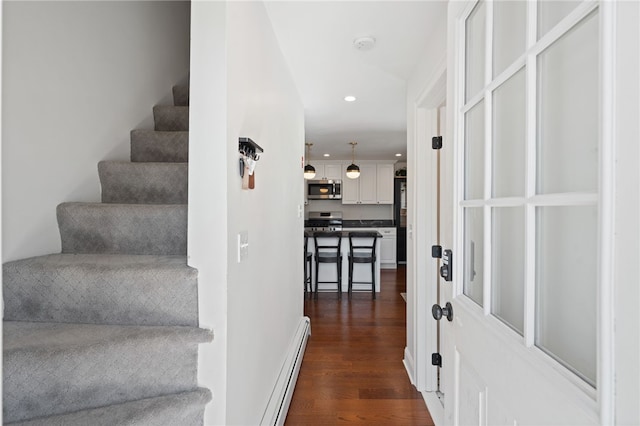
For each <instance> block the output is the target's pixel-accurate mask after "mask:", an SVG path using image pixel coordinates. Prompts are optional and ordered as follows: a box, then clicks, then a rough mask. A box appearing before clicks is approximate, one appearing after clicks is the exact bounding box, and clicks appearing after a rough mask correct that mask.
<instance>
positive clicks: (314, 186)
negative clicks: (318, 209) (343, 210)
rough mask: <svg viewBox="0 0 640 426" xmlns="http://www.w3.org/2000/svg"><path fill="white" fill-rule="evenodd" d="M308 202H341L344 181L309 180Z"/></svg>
mask: <svg viewBox="0 0 640 426" xmlns="http://www.w3.org/2000/svg"><path fill="white" fill-rule="evenodd" d="M307 182H308V184H307V199H308V200H341V199H342V181H341V180H340V179H336V180H331V179H329V180H327V179H323V180H309V181H307Z"/></svg>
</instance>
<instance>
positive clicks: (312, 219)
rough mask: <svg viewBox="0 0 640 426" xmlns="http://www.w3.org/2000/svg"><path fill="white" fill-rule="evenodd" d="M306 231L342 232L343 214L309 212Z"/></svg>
mask: <svg viewBox="0 0 640 426" xmlns="http://www.w3.org/2000/svg"><path fill="white" fill-rule="evenodd" d="M304 230H305V231H342V212H309V218H308V219H307V220H305V221H304Z"/></svg>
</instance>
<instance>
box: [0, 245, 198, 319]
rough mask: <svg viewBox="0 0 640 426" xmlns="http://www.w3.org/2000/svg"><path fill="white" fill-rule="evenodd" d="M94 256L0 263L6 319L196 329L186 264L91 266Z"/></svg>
mask: <svg viewBox="0 0 640 426" xmlns="http://www.w3.org/2000/svg"><path fill="white" fill-rule="evenodd" d="M69 256H70V257H69ZM94 256H96V255H51V256H43V257H36V258H30V259H24V260H17V261H14V262H8V263H6V264H4V266H3V297H4V302H5V310H4V318H5V320H8V321H40V322H61V323H83V324H122V325H180V326H197V325H198V309H197V306H198V284H197V270H195V269H193V268H190V267H188V266H186V259H184V258H168V260H167V259H163V258H156V257H152V256H149V258H151V260H149V261H148V262H145V263H142V262H138V263H132V262H127V260H128V259H124V260H123V259H121V258H120V256H108V257H109V258H113V257H115V259H113V261H112V262H105V261H98V259H96V260H95V261H92V258H93V257H94ZM154 260H155V264H154ZM181 263H182V265H181Z"/></svg>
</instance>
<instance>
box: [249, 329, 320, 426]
mask: <svg viewBox="0 0 640 426" xmlns="http://www.w3.org/2000/svg"><path fill="white" fill-rule="evenodd" d="M310 334H311V320H310V319H309V317H302V319H301V320H300V323H299V324H298V329H297V330H296V333H295V336H294V338H293V340H292V342H291V345H290V346H289V350H288V351H287V358H286V359H285V361H284V364H283V365H282V369H281V370H280V374H279V375H278V379H277V380H276V385H275V386H274V388H273V392H272V393H271V398H269V403H268V404H267V409H266V410H265V412H264V415H263V416H262V421H261V422H260V425H264V426H281V425H284V421H285V420H286V418H287V412H288V411H289V404H291V398H292V397H293V390H294V389H295V386H296V381H297V380H298V373H299V372H300V366H301V365H302V357H303V356H304V351H305V348H306V347H307V340H308V339H309V335H310Z"/></svg>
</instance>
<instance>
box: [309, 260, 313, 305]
mask: <svg viewBox="0 0 640 426" xmlns="http://www.w3.org/2000/svg"><path fill="white" fill-rule="evenodd" d="M309 292H310V294H309V299H311V297H312V296H313V258H311V260H309Z"/></svg>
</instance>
